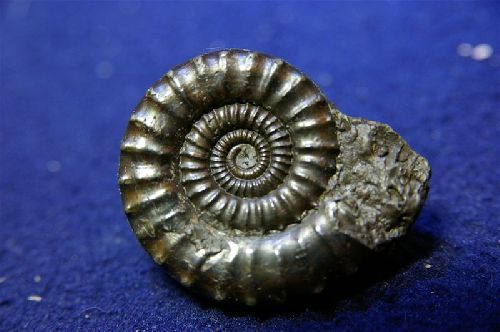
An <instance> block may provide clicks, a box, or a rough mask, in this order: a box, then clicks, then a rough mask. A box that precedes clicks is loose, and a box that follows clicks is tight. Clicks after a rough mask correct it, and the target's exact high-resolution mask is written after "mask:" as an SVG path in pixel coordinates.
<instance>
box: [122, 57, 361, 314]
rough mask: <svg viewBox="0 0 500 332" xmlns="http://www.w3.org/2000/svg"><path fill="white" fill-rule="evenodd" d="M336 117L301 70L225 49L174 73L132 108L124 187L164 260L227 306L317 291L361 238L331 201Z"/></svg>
mask: <svg viewBox="0 0 500 332" xmlns="http://www.w3.org/2000/svg"><path fill="white" fill-rule="evenodd" d="M333 114H334V110H333V109H332V106H331V104H330V103H329V102H328V101H327V100H326V98H325V97H324V95H323V94H322V93H321V91H320V90H319V89H318V87H316V86H315V84H314V83H312V82H311V80H309V79H308V78H307V77H305V76H304V75H303V74H302V73H301V72H299V71H298V70H297V69H295V68H293V67H292V66H290V65H289V64H287V63H286V62H284V61H282V60H280V59H276V58H273V57H270V56H267V55H263V54H260V53H255V52H251V51H245V50H227V51H218V52H214V53H209V54H205V55H201V56H199V57H196V58H194V59H192V60H190V61H188V62H186V63H184V64H182V65H179V66H177V67H175V68H173V69H172V70H171V71H169V72H168V73H167V74H166V75H165V76H163V77H162V78H161V79H160V80H159V81H158V82H156V83H155V84H154V85H153V86H152V87H151V88H150V89H149V90H148V91H147V93H146V95H145V96H144V98H143V100H142V101H141V102H140V103H139V105H138V106H137V107H136V109H135V110H134V112H133V114H132V116H131V120H130V123H129V125H128V128H127V131H126V133H125V136H124V138H123V141H122V145H121V159H120V169H119V183H120V190H121V194H122V200H123V204H124V207H125V211H126V213H127V216H128V218H129V221H130V224H131V226H132V228H133V230H134V232H135V234H136V235H137V237H138V238H139V240H140V241H141V243H142V244H143V245H144V247H145V248H146V249H147V250H148V252H149V253H150V254H151V255H152V256H153V258H154V259H155V261H156V262H157V263H159V264H162V265H164V266H165V267H166V268H167V269H168V271H169V272H170V273H171V274H172V275H173V276H174V277H175V278H177V279H178V280H180V282H182V283H183V284H184V285H186V286H192V287H193V288H195V289H196V290H198V291H201V292H203V293H205V294H208V295H210V296H212V297H213V298H215V299H218V300H221V299H225V298H231V299H236V300H238V301H243V302H244V303H247V304H254V303H255V302H256V301H258V300H275V301H283V300H284V299H285V298H286V297H287V295H289V294H290V293H314V292H319V291H321V290H322V289H323V287H324V286H325V283H326V282H327V279H328V277H329V275H331V274H332V273H333V272H335V270H336V269H343V268H344V266H345V264H340V263H339V261H341V260H342V259H344V258H342V256H343V253H344V252H345V251H346V250H347V251H348V250H350V249H349V248H350V246H351V245H352V241H351V240H350V239H349V238H348V237H346V236H345V235H343V234H341V233H338V232H337V231H335V229H334V228H333V227H332V225H331V220H332V218H334V216H333V215H332V213H331V211H329V206H328V205H326V204H323V203H322V200H321V196H322V194H323V193H324V191H325V190H326V188H327V185H328V182H329V180H330V179H331V177H332V176H333V175H334V174H335V160H336V156H337V154H338V146H337V135H336V128H335V121H334V117H333Z"/></svg>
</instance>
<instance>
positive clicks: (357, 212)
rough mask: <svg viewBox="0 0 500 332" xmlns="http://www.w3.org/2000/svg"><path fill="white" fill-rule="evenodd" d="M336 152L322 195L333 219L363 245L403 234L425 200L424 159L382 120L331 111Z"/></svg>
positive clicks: (426, 169)
mask: <svg viewBox="0 0 500 332" xmlns="http://www.w3.org/2000/svg"><path fill="white" fill-rule="evenodd" d="M335 120H336V123H337V130H338V131H337V137H338V140H339V146H340V154H339V155H338V157H337V171H336V173H335V175H334V176H333V177H332V178H331V180H330V183H329V185H330V187H331V188H332V189H331V190H329V191H328V192H327V193H325V200H326V201H329V202H332V201H333V202H336V209H335V214H336V218H334V219H333V220H334V222H335V223H336V225H337V227H338V229H339V230H341V232H342V233H344V234H346V235H349V236H350V237H352V238H355V239H356V240H358V241H359V242H361V243H362V244H364V245H366V246H367V247H369V248H371V249H374V248H376V247H377V246H379V245H381V244H383V243H385V242H387V241H390V240H392V239H394V238H397V237H400V236H402V235H404V234H406V232H407V230H408V228H409V226H410V225H411V224H412V223H413V222H414V221H415V219H416V217H417V215H418V213H419V211H420V208H421V207H422V205H423V204H424V202H425V199H426V196H427V192H428V190H429V179H430V176H431V169H430V167H429V163H428V161H427V160H426V159H425V158H424V157H422V156H420V155H419V154H417V153H416V152H415V151H413V150H412V149H411V148H410V146H409V145H408V144H407V143H406V142H405V141H404V140H403V139H402V138H401V136H399V135H398V134H396V132H394V130H392V128H391V127H389V126H388V125H386V124H383V123H378V122H374V121H368V120H365V119H360V118H353V117H349V116H346V115H344V114H342V113H340V112H336V113H335Z"/></svg>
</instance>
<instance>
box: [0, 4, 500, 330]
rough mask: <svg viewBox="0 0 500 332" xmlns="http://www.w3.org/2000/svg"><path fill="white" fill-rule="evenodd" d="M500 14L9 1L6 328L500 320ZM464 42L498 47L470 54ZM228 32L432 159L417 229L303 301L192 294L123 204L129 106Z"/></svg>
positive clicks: (1, 171) (0, 281)
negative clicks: (235, 300) (151, 248)
mask: <svg viewBox="0 0 500 332" xmlns="http://www.w3.org/2000/svg"><path fill="white" fill-rule="evenodd" d="M499 22H500V4H499V3H498V2H497V3H495V2H478V3H472V2H459V3H450V2H446V3H432V2H431V3H428V2H427V3H399V2H384V3H382V2H376V3H344V2H341V3H325V2H313V3H300V2H299V3H295V2H294V3H285V2H279V3H269V2H260V3H220V2H202V3H159V2H150V3H142V4H139V3H133V2H122V3H117V2H63V1H61V2H43V3H39V2H36V3H31V4H30V3H27V2H1V3H0V27H1V32H0V42H1V45H0V52H1V54H0V56H1V58H0V60H1V62H0V79H1V87H0V110H1V113H0V222H1V225H0V330H1V331H6V330H7V331H9V330H17V329H22V330H40V331H46V330H54V329H65V330H66V329H67V330H75V329H84V330H87V329H91V330H127V331H132V330H156V329H158V330H197V331H203V330H221V329H227V330H240V331H246V330H253V329H259V330H268V329H269V330H281V331H295V330H366V331H380V330H412V331H425V330H449V331H457V330H494V329H496V330H497V331H498V329H499V328H500V302H499V301H500V300H499V299H500V285H499V283H500V281H499V273H498V272H499V256H500V255H499V254H500V251H499V248H500V237H499V233H500V232H499V230H500V223H499V221H500V218H499V217H500V216H499V199H498V195H499V194H500V189H499V182H500V181H499V178H500V176H499V162H500V160H499V147H498V146H499V143H500V139H499V138H500V135H499V133H500V23H499ZM464 42H468V43H471V44H473V45H475V44H478V43H488V44H490V45H491V46H492V47H493V49H494V50H495V51H496V53H493V55H492V56H491V57H490V58H489V59H487V60H485V61H475V60H473V59H471V58H467V57H461V56H459V55H458V54H457V50H456V49H457V45H459V44H460V43H464ZM220 47H238V48H248V49H252V50H259V51H262V52H266V53H269V54H272V55H275V56H278V57H281V58H284V59H286V60H287V61H288V62H290V63H291V64H293V65H294V66H296V67H298V68H300V69H301V70H303V71H304V72H305V73H306V74H307V75H309V76H310V77H311V78H312V79H313V80H315V81H316V82H317V83H318V84H319V85H320V86H321V88H322V89H323V91H324V92H325V93H326V94H327V95H328V96H329V97H330V98H331V99H332V100H334V101H335V102H336V104H337V105H338V106H339V108H340V109H341V110H342V111H343V112H345V113H347V114H349V115H354V116H362V117H365V118H369V119H373V120H378V121H382V122H386V123H389V124H390V125H391V126H392V127H393V128H394V129H395V130H397V131H398V132H399V133H400V134H401V135H402V136H403V137H405V139H406V140H407V141H408V142H409V143H410V145H411V146H412V147H413V148H414V149H415V150H417V151H418V152H419V153H421V154H422V155H424V156H425V157H427V158H428V159H429V161H430V163H431V165H432V168H433V179H432V183H431V191H430V195H429V198H428V201H427V203H426V205H425V207H424V209H423V211H422V213H421V215H420V217H419V219H418V221H417V223H416V224H415V226H414V228H413V229H412V232H411V234H410V235H409V236H408V238H407V239H405V241H404V242H403V243H401V244H400V245H399V246H397V247H395V249H393V250H392V251H391V252H389V253H388V254H387V255H383V256H380V257H378V256H377V257H376V258H374V260H372V262H371V263H370V264H369V265H367V267H366V268H365V269H364V270H363V271H362V273H361V274H360V275H357V276H355V277H352V278H350V279H349V280H347V281H346V285H345V286H344V285H343V286H342V287H332V288H336V289H334V290H332V291H329V293H327V295H326V296H323V297H320V298H315V299H313V300H311V301H310V302H309V303H303V304H295V305H290V306H286V307H281V306H274V307H272V308H266V309H251V310H247V309H244V308H239V307H236V306H220V305H213V303H212V302H210V301H207V300H204V299H200V298H198V297H195V296H193V295H192V294H191V293H189V292H187V291H185V290H184V289H182V288H181V287H179V286H178V285H177V284H176V283H175V282H173V281H172V280H171V279H169V278H168V277H167V276H166V275H165V273H164V271H163V270H162V269H161V268H159V267H157V266H155V265H154V263H153V262H152V260H151V259H150V258H149V257H148V255H147V254H146V253H145V251H144V250H143V249H142V248H141V246H140V245H139V243H138V242H137V241H136V239H135V237H134V235H133V233H132V231H131V229H130V228H129V226H128V223H127V220H126V218H125V216H124V214H123V212H122V206H121V202H120V198H119V194H118V187H117V180H116V174H117V164H118V157H119V144H120V140H121V137H122V135H123V133H124V129H125V126H126V123H127V120H128V118H129V116H130V113H131V111H132V109H133V108H134V106H135V105H136V104H137V103H138V101H139V100H140V98H141V97H142V95H143V94H144V92H145V91H146V89H147V88H148V87H149V86H150V85H151V84H152V83H153V82H154V81H156V80H157V79H158V78H159V77H160V76H161V75H163V74H164V73H165V72H167V70H168V69H170V68H171V67H172V66H174V65H176V64H178V63H181V62H184V61H185V60H187V59H189V58H191V57H193V56H196V55H198V54H200V53H203V52H206V51H208V50H211V49H214V48H220ZM33 295H35V296H40V297H41V301H39V302H37V301H30V300H29V297H30V296H33Z"/></svg>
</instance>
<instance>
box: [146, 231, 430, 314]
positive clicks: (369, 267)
mask: <svg viewBox="0 0 500 332" xmlns="http://www.w3.org/2000/svg"><path fill="white" fill-rule="evenodd" d="M436 247H437V240H436V238H435V237H434V236H432V235H431V234H430V233H427V232H423V231H419V230H417V229H415V228H411V229H410V231H409V232H408V234H407V235H406V236H404V237H403V238H400V239H399V240H397V241H395V242H393V243H391V244H390V246H388V247H387V248H385V249H383V250H381V251H380V252H377V253H373V254H372V256H371V257H369V258H368V259H367V260H366V262H365V264H364V265H362V267H361V268H360V269H359V271H358V272H357V273H355V274H354V275H351V276H348V277H343V278H341V279H337V280H335V281H332V282H331V284H330V285H329V286H328V287H327V288H326V289H325V290H324V292H323V293H321V294H319V295H313V296H308V297H301V298H294V299H290V301H288V302H286V303H283V304H276V303H261V304H259V305H257V306H254V307H248V306H245V305H242V304H238V303H235V302H230V301H227V302H216V301H214V300H212V299H209V298H207V297H205V296H203V295H200V294H197V293H194V292H192V291H191V290H189V289H186V288H184V287H182V286H181V285H180V284H178V283H177V282H175V281H174V280H173V279H172V278H171V277H170V276H169V275H168V274H167V273H165V271H164V269H162V268H158V269H153V271H154V274H155V276H153V277H154V278H155V279H156V278H157V277H159V278H160V279H161V283H162V284H163V285H164V287H174V288H175V289H176V291H178V292H179V293H182V295H181V296H186V297H191V298H192V299H193V300H194V301H195V303H196V304H197V305H198V306H199V307H200V308H201V309H214V308H216V309H217V310H220V311H222V312H223V313H224V314H226V315H228V316H233V317H239V316H248V315H249V316H253V317H255V318H256V319H259V320H267V319H269V318H272V317H276V316H287V315H290V314H297V313H300V312H303V311H306V310H311V311H314V312H317V313H319V314H323V315H334V314H335V312H338V311H342V310H343V309H345V308H346V307H350V308H353V309H355V310H365V309H366V308H368V307H369V306H370V305H371V303H373V302H374V301H376V300H377V299H379V296H380V295H381V294H377V292H369V289H371V288H372V287H373V286H375V285H376V284H378V283H381V282H385V281H388V280H390V279H391V278H394V277H395V276H396V275H398V274H399V273H401V272H403V271H405V270H406V269H408V268H409V267H410V266H411V265H412V264H413V263H415V262H417V261H419V260H422V259H425V258H427V257H429V256H430V255H431V253H432V252H433V250H434V249H435V248H436ZM159 274H160V275H161V276H159ZM347 300H349V301H347Z"/></svg>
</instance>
